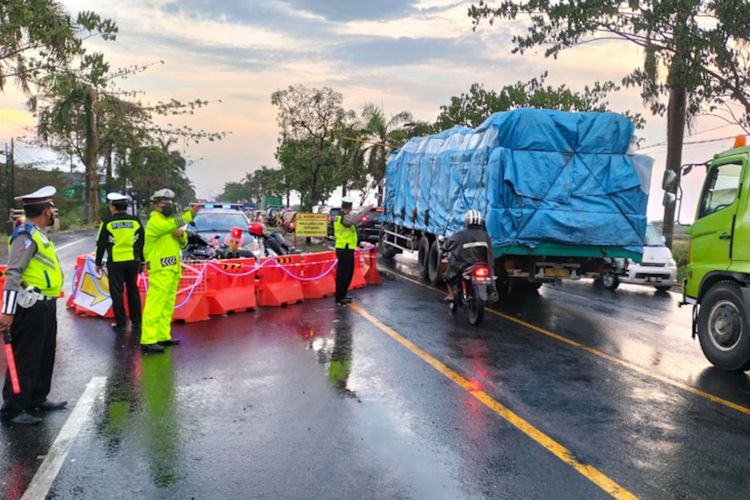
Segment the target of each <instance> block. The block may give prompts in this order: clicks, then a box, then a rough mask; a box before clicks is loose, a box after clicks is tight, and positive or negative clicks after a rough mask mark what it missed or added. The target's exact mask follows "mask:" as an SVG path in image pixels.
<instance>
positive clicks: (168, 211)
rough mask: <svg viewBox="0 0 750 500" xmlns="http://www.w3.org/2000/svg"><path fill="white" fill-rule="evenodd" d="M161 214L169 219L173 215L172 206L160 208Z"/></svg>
mask: <svg viewBox="0 0 750 500" xmlns="http://www.w3.org/2000/svg"><path fill="white" fill-rule="evenodd" d="M161 213H162V215H163V216H164V217H171V216H172V215H173V214H174V206H172V205H164V206H163V207H161Z"/></svg>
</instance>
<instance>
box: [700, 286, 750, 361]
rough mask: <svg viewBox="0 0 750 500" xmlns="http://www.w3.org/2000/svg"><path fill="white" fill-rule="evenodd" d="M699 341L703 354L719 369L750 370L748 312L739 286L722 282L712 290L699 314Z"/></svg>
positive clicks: (702, 304) (702, 303) (709, 291)
mask: <svg viewBox="0 0 750 500" xmlns="http://www.w3.org/2000/svg"><path fill="white" fill-rule="evenodd" d="M698 339H699V340H700V343H701V349H702V350H703V354H705V356H706V358H708V360H709V361H710V362H711V364H713V365H714V366H715V367H716V368H719V369H720V370H725V371H742V370H746V369H748V368H750V331H748V320H747V311H746V310H745V303H744V301H743V300H742V290H741V289H740V286H739V285H738V284H737V283H734V282H732V281H721V282H719V283H717V284H716V285H714V286H712V287H711V288H710V289H709V290H708V292H707V293H706V295H705V297H704V298H703V300H702V301H701V305H700V309H699V311H698Z"/></svg>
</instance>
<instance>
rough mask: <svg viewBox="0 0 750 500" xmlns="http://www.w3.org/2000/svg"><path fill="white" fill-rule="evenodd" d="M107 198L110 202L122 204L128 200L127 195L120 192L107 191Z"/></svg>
mask: <svg viewBox="0 0 750 500" xmlns="http://www.w3.org/2000/svg"><path fill="white" fill-rule="evenodd" d="M107 199H108V200H109V202H110V203H112V204H122V203H126V202H128V201H130V197H129V196H125V195H124V194H120V193H109V194H107Z"/></svg>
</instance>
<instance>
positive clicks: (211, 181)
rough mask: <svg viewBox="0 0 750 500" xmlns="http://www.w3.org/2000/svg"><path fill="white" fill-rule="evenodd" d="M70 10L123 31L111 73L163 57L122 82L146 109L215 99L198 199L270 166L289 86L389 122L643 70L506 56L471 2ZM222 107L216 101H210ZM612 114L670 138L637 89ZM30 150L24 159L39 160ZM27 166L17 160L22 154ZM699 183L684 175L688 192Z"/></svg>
mask: <svg viewBox="0 0 750 500" xmlns="http://www.w3.org/2000/svg"><path fill="white" fill-rule="evenodd" d="M62 3H63V4H64V5H65V6H66V7H67V8H68V9H69V10H70V11H71V12H77V11H79V10H95V11H97V12H99V13H100V14H102V15H105V16H108V17H110V18H112V19H113V20H114V21H115V22H116V23H117V24H118V26H119V28H120V34H119V36H118V39H117V41H116V42H101V41H96V40H94V41H90V45H91V47H92V48H94V49H96V50H101V51H103V52H104V53H105V54H106V56H107V58H108V59H109V60H110V61H111V62H112V64H113V65H114V66H125V65H130V64H144V63H150V62H156V61H159V60H163V61H164V63H165V64H164V65H157V66H154V67H152V68H150V69H149V70H148V71H146V72H145V73H142V74H140V75H138V76H136V77H133V78H131V79H129V80H127V81H126V82H124V86H125V87H126V88H128V89H139V90H144V91H146V93H147V96H148V97H149V98H150V99H151V100H153V101H156V100H164V99H169V98H172V97H174V98H177V99H185V100H188V99H195V98H201V99H207V100H209V101H215V102H214V103H213V104H211V106H210V107H209V108H207V109H205V110H203V111H200V112H199V113H198V114H197V115H196V116H194V117H192V118H191V119H190V120H185V121H183V122H181V123H185V124H189V125H193V126H196V127H200V128H204V129H208V130H214V131H219V130H227V131H231V132H232V134H231V135H230V136H228V137H227V138H226V139H225V140H223V141H221V142H219V143H206V144H201V145H198V146H190V147H188V148H187V149H186V150H185V152H186V153H187V154H188V155H189V156H190V157H191V158H192V159H193V160H194V163H193V165H192V166H191V167H189V175H190V177H191V179H192V180H193V182H194V183H195V185H196V187H197V191H198V194H199V196H202V197H211V196H213V195H216V194H218V193H219V192H221V189H222V187H223V184H224V183H225V182H227V181H232V180H239V179H240V178H241V177H242V176H243V175H244V173H245V172H248V171H252V170H254V169H256V168H257V167H259V166H260V165H269V166H275V160H274V156H273V154H274V151H275V148H276V144H277V136H278V129H277V126H276V120H275V108H273V107H272V106H271V102H270V96H271V93H272V92H273V91H274V90H277V89H279V88H284V87H287V86H288V85H293V84H298V83H301V84H304V85H307V86H329V87H332V88H334V89H335V90H337V91H339V92H341V93H342V94H343V95H344V104H345V106H346V107H347V108H349V109H354V110H357V111H359V110H361V108H362V106H363V105H364V104H365V103H368V102H372V103H375V104H377V105H379V106H382V107H383V108H384V110H385V111H386V113H387V114H389V115H390V114H395V113H397V112H399V111H402V110H408V111H411V112H412V113H413V114H414V115H415V117H416V118H417V119H419V120H426V121H432V120H434V119H435V117H436V116H437V114H438V111H439V107H440V105H441V104H446V103H447V102H448V101H449V99H450V97H451V96H453V95H458V94H460V93H461V92H464V91H466V90H467V89H468V88H469V86H470V85H471V83H473V82H481V83H484V84H485V85H486V86H487V87H489V88H499V87H501V86H502V85H504V84H508V83H512V82H515V81H517V80H527V79H530V78H532V77H536V76H539V74H541V73H542V72H543V71H545V70H546V71H549V83H552V84H561V83H565V84H567V85H569V86H570V87H572V88H574V89H582V88H583V86H584V85H585V84H590V83H593V82H594V81H596V80H617V81H619V79H621V78H622V76H624V75H625V74H626V73H628V72H629V71H630V70H632V69H633V68H634V67H635V66H637V65H638V64H639V62H640V61H641V54H640V53H639V52H638V51H637V50H635V49H634V48H632V47H629V46H627V45H624V44H620V43H601V44H591V45H586V46H584V47H581V48H576V49H573V50H569V51H567V52H565V53H564V54H563V55H562V56H561V57H560V58H559V59H558V60H550V59H545V58H544V57H543V56H542V55H541V54H538V53H537V54H531V53H529V54H526V55H523V56H520V55H513V54H511V48H512V47H511V45H510V41H509V40H510V36H511V35H512V34H513V33H514V32H515V31H517V30H520V29H522V28H521V27H520V26H518V25H514V24H511V23H503V24H497V23H496V24H495V25H494V26H489V25H487V24H483V25H482V26H480V28H479V29H478V30H477V31H472V23H471V20H470V19H469V18H468V17H467V15H466V12H467V8H468V6H469V5H470V4H471V2H461V1H455V0H367V1H365V0H317V1H316V0H126V1H122V0H63V1H62ZM219 100H220V101H221V102H218V101H219ZM23 102H24V97H23V96H22V95H21V94H19V93H18V92H17V91H16V90H15V89H13V88H10V87H9V88H8V89H7V90H6V92H5V94H0V141H3V142H5V141H7V140H8V139H9V138H10V137H11V136H17V135H23V134H24V132H23V127H24V126H29V125H31V124H32V123H33V118H32V117H31V116H30V115H28V113H25V112H24V110H23ZM611 103H612V108H613V109H614V110H616V111H620V110H626V109H630V110H634V111H642V112H644V113H645V114H646V115H647V118H648V127H647V130H646V131H645V133H644V135H645V139H646V140H645V144H646V145H652V144H658V143H661V142H663V141H664V140H665V131H666V127H665V122H664V120H663V119H662V118H658V117H651V116H650V115H648V114H647V111H646V110H645V109H642V108H643V107H642V103H641V101H640V98H639V96H638V92H637V91H635V90H632V89H631V90H625V91H622V92H620V93H619V94H618V95H616V96H614V97H613V98H612V99H611ZM720 125H722V123H721V122H718V121H712V120H711V119H708V118H704V119H699V120H698V121H697V122H696V123H695V126H694V132H696V135H695V136H694V137H692V138H688V139H687V140H705V139H712V138H717V137H724V136H729V135H732V134H734V133H735V132H736V130H735V129H734V128H732V127H723V128H720V129H717V130H712V131H709V132H704V131H706V130H708V129H713V128H715V127H718V126H720ZM729 146H730V141H724V142H718V143H709V144H705V145H691V146H686V148H685V158H684V160H685V161H686V162H687V161H702V160H705V159H707V158H708V157H710V156H711V155H712V154H713V153H715V152H717V151H719V150H723V149H726V148H728V147H729ZM644 152H647V153H649V154H650V155H651V156H653V157H654V159H655V160H656V161H655V169H654V176H653V179H652V193H651V202H650V205H649V217H650V218H652V219H657V218H660V217H661V192H660V191H659V189H658V185H659V184H660V179H661V173H662V172H663V168H664V167H663V165H664V156H665V148H664V147H663V146H659V147H655V148H651V149H648V150H647V151H644ZM34 153H35V152H34V151H32V150H23V149H22V150H21V154H22V155H26V156H27V157H29V158H33V157H34ZM22 159H23V158H22ZM700 182H701V179H700V176H699V175H695V174H693V175H691V178H689V180H688V189H687V190H688V191H691V192H693V193H695V192H697V191H698V186H699V185H700ZM694 200H695V197H694V196H687V197H686V210H685V211H684V217H683V219H692V212H693V207H694V204H695V203H694Z"/></svg>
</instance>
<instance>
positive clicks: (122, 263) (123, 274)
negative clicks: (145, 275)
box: [96, 193, 145, 332]
mask: <svg viewBox="0 0 750 500" xmlns="http://www.w3.org/2000/svg"><path fill="white" fill-rule="evenodd" d="M107 199H108V200H109V210H110V212H111V215H110V216H109V217H108V218H106V219H105V220H103V221H102V224H101V226H99V236H98V238H97V242H96V269H97V271H98V272H100V273H101V271H102V259H103V258H104V253H105V252H106V253H107V275H108V276H109V293H110V295H111V297H112V309H113V310H114V313H115V322H114V323H113V324H112V328H114V330H115V331H116V332H124V331H125V327H126V322H127V317H126V315H125V302H124V300H123V284H124V285H125V289H126V290H127V293H128V312H129V313H130V323H131V327H132V330H133V331H136V332H138V331H140V329H141V296H140V294H139V293H138V273H139V272H140V268H141V264H142V263H143V242H144V239H145V234H144V231H143V224H141V220H140V219H139V218H138V217H136V216H134V215H130V214H128V213H127V210H128V201H129V199H128V197H127V196H125V195H123V194H120V193H109V194H108V195H107Z"/></svg>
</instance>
